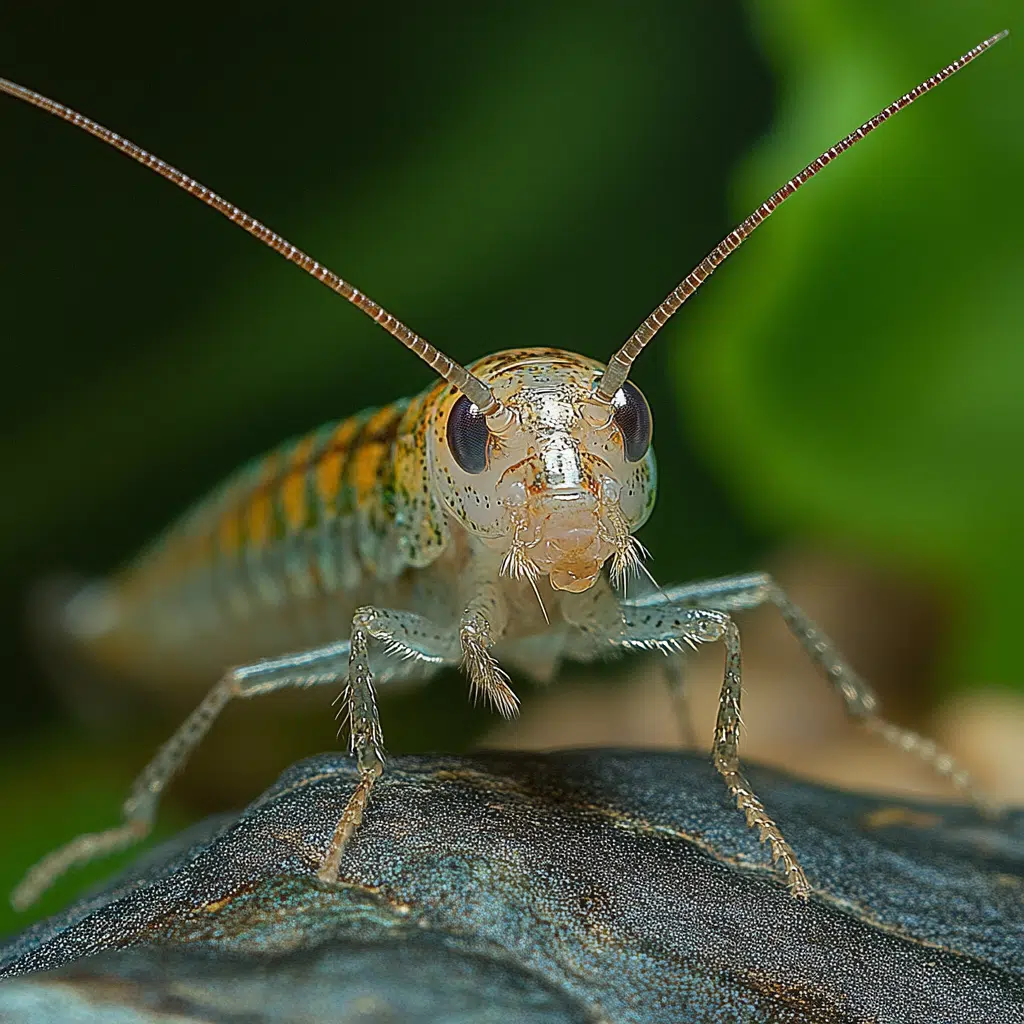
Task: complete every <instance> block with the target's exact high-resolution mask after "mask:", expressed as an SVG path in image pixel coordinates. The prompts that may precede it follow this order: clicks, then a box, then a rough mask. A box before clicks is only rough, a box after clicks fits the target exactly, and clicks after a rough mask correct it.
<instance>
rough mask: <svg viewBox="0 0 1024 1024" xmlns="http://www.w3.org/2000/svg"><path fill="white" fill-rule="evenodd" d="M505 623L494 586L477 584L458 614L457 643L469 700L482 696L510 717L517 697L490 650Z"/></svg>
mask: <svg viewBox="0 0 1024 1024" xmlns="http://www.w3.org/2000/svg"><path fill="white" fill-rule="evenodd" d="M506 624H507V612H506V609H505V602H504V601H503V600H502V598H501V595H500V593H499V592H498V590H497V588H496V587H495V586H494V585H493V584H491V583H485V584H481V585H480V586H479V587H478V589H477V592H476V594H475V595H474V596H473V598H472V599H471V600H470V601H469V603H468V604H467V605H466V609H465V611H464V612H463V613H462V619H461V621H460V623H459V642H460V644H461V646H462V665H463V668H464V669H465V670H466V674H467V675H468V676H469V685H470V690H471V691H472V694H473V700H474V701H476V699H477V697H483V698H484V700H486V701H488V702H490V704H491V705H492V706H493V707H494V710H495V711H497V712H498V713H499V714H501V715H504V717H505V718H514V717H515V716H516V714H517V713H518V711H519V698H518V697H517V696H516V695H515V693H513V692H512V687H511V685H510V681H509V677H508V673H507V672H505V670H504V669H503V668H502V667H501V666H500V665H499V664H498V662H497V661H496V660H495V658H494V655H492V654H491V651H490V648H491V647H492V646H493V645H494V644H495V643H496V642H497V641H498V640H499V639H500V638H501V636H502V634H503V633H504V632H505V626H506Z"/></svg>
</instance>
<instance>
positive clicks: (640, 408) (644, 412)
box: [612, 380, 651, 462]
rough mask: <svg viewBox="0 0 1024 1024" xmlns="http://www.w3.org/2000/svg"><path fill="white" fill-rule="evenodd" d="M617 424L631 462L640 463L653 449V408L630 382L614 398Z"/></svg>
mask: <svg viewBox="0 0 1024 1024" xmlns="http://www.w3.org/2000/svg"><path fill="white" fill-rule="evenodd" d="M612 407H613V408H614V409H615V412H614V413H613V415H614V417H615V423H616V425H617V426H618V428H619V430H621V431H622V442H623V445H624V447H625V449H626V459H627V461H629V462H639V461H640V460H641V459H642V458H643V457H644V456H645V455H646V454H647V449H648V448H650V447H651V407H650V406H649V405H648V404H647V399H646V398H644V396H643V395H642V394H641V393H640V389H639V388H638V387H636V386H634V385H633V384H631V383H630V382H629V381H628V380H627V381H626V383H625V384H623V385H622V387H621V388H619V390H618V391H616V392H615V395H614V396H613V398H612Z"/></svg>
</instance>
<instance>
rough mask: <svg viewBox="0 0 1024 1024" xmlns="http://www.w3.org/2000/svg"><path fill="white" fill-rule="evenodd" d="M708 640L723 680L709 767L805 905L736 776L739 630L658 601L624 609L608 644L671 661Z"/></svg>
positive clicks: (802, 885) (770, 824)
mask: <svg viewBox="0 0 1024 1024" xmlns="http://www.w3.org/2000/svg"><path fill="white" fill-rule="evenodd" d="M713 640H722V641H723V642H724V644H725V675H724V679H723V682H722V693H721V697H720V698H719V706H718V722H717V724H716V726H715V741H714V749H713V756H714V763H715V767H716V768H717V769H718V771H719V773H720V774H721V775H722V778H723V779H724V780H725V784H726V785H727V786H728V787H729V792H730V793H731V794H732V796H733V798H734V799H735V801H736V805H737V806H738V807H739V809H740V810H741V811H743V812H744V814H745V815H746V818H747V825H748V826H750V827H751V828H756V829H757V830H758V834H759V836H760V839H761V842H763V843H767V844H768V847H769V849H770V851H771V856H772V861H773V862H776V863H778V864H779V865H780V866H781V868H782V871H783V874H784V875H785V879H786V884H787V885H788V886H789V891H790V892H791V893H792V894H793V895H794V896H798V897H800V898H802V899H806V898H807V897H808V895H809V894H810V891H811V887H810V885H809V883H808V881H807V876H806V875H805V874H804V871H803V868H801V867H800V864H799V862H798V861H797V858H796V854H795V853H794V852H793V849H792V847H791V846H790V845H789V843H787V842H786V840H785V839H784V838H783V836H782V832H781V831H780V830H779V827H778V825H776V824H775V822H774V821H773V820H772V819H771V817H770V816H769V815H768V812H767V811H766V810H765V807H764V804H762V803H761V801H760V800H759V799H758V797H757V795H756V794H755V793H754V791H753V789H751V787H750V783H749V782H748V781H747V779H746V778H745V777H744V775H743V773H742V772H741V771H740V759H739V740H740V729H741V726H742V720H741V718H740V699H741V696H742V691H743V672H742V664H741V660H740V635H739V630H738V629H737V628H736V624H735V623H734V622H733V621H732V619H731V618H730V616H729V615H728V614H727V613H726V612H721V611H708V610H706V609H702V608H693V607H689V606H687V605H686V604H678V603H674V602H667V601H664V600H663V601H662V602H661V603H659V604H655V603H654V602H651V603H650V604H646V605H643V606H635V605H625V606H624V608H623V619H622V630H621V633H620V635H619V637H618V638H617V639H616V640H614V641H613V642H614V643H615V644H616V645H617V646H620V647H625V648H643V649H645V650H660V651H663V652H664V653H665V654H668V655H669V656H671V657H677V656H678V653H679V652H680V651H681V650H683V649H685V647H686V646H689V647H696V646H698V645H699V644H702V643H708V642H709V641H713Z"/></svg>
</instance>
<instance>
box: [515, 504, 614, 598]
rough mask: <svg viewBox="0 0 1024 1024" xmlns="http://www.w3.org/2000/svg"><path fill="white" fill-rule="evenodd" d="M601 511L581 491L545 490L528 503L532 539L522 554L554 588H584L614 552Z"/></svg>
mask: <svg viewBox="0 0 1024 1024" xmlns="http://www.w3.org/2000/svg"><path fill="white" fill-rule="evenodd" d="M601 511H602V510H601V504H600V502H599V501H598V499H597V497H596V496H595V495H593V494H591V493H590V492H589V491H584V490H572V491H560V492H557V491H556V492H555V493H550V492H549V493H547V494H545V495H542V496H540V497H538V498H536V499H534V500H533V501H532V502H531V503H530V511H529V515H530V519H531V521H532V525H533V533H534V540H533V541H532V542H530V543H528V544H527V546H526V555H527V557H528V558H529V560H530V562H531V563H532V564H533V566H534V567H535V569H536V570H537V572H538V574H541V575H545V576H547V577H548V582H549V583H550V584H551V586H552V588H553V589H554V590H567V591H569V592H570V593H573V594H579V593H581V592H582V591H584V590H588V589H589V588H590V587H591V586H592V585H593V584H594V581H595V580H596V579H597V577H598V576H599V575H600V573H601V567H602V566H603V565H604V563H605V562H606V561H608V559H609V558H610V557H611V556H612V555H614V554H615V546H614V544H613V543H612V540H611V537H610V535H609V533H608V530H607V529H606V528H605V526H604V524H603V523H602V517H601Z"/></svg>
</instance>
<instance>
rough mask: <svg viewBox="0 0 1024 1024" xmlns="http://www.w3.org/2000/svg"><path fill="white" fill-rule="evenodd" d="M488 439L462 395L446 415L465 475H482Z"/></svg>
mask: <svg viewBox="0 0 1024 1024" xmlns="http://www.w3.org/2000/svg"><path fill="white" fill-rule="evenodd" d="M637 393H638V394H639V392H637ZM640 400H641V401H643V399H642V398H641V399H640ZM489 437H490V432H489V431H488V429H487V418H486V417H485V416H482V415H481V414H480V411H479V410H478V409H477V407H476V406H475V405H474V404H473V403H472V402H471V401H470V400H469V399H468V398H467V397H466V396H465V395H463V396H462V397H461V398H459V400H458V401H457V402H456V403H455V404H454V405H453V406H452V411H451V412H450V413H449V414H448V447H449V448H450V449H451V452H452V455H454V456H455V461H456V462H457V463H458V464H459V465H460V466H461V467H462V468H463V469H464V470H465V471H466V472H467V473H482V472H483V471H484V470H485V469H486V468H487V439H488V438H489Z"/></svg>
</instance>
